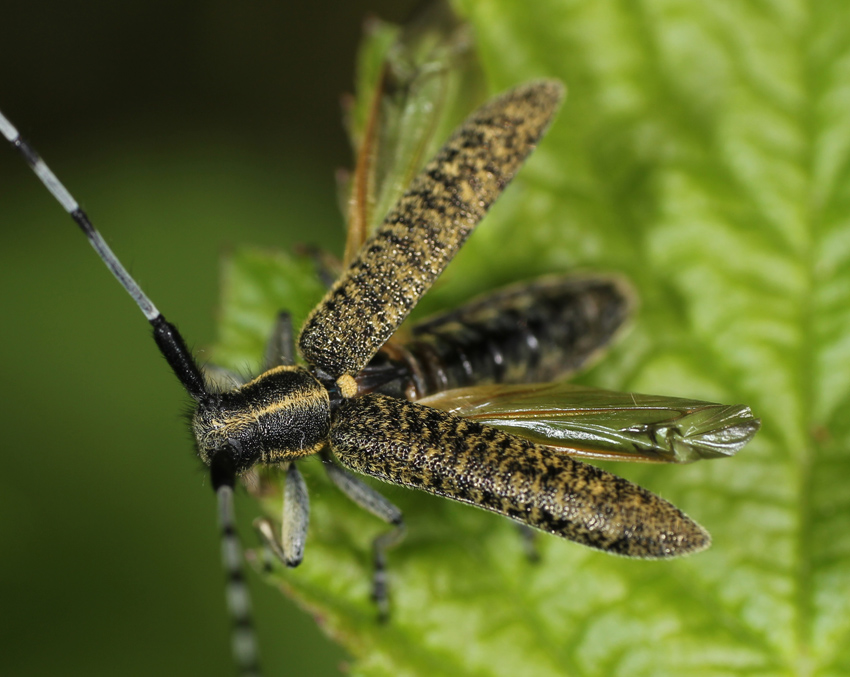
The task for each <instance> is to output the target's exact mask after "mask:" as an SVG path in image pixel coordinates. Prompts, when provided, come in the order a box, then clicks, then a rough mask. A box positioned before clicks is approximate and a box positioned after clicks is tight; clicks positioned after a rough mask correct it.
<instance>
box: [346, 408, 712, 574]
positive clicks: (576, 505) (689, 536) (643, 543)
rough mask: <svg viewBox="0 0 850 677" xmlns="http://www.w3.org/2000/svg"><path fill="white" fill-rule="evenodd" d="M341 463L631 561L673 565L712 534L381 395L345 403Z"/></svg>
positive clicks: (449, 419) (655, 504)
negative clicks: (670, 561) (668, 559)
mask: <svg viewBox="0 0 850 677" xmlns="http://www.w3.org/2000/svg"><path fill="white" fill-rule="evenodd" d="M330 440H331V448H332V449H333V451H334V454H336V456H337V458H338V459H339V460H340V461H341V462H342V464H343V465H345V466H347V467H348V468H351V469H352V470H355V471H357V472H359V473H363V474H365V475H371V476H372V477H376V478H378V479H380V480H383V481H384V482H390V483H393V484H399V485H402V486H406V487H410V488H412V489H420V490H422V491H427V492H429V493H432V494H437V495H440V496H445V497H447V498H452V499H454V500H456V501H461V502H463V503H470V504H472V505H476V506H478V507H480V508H484V509H486V510H490V511H492V512H496V513H499V514H502V515H506V516H508V517H512V518H513V519H515V520H517V521H520V522H523V523H525V524H528V525H529V526H532V527H536V528H538V529H542V530H544V531H547V532H549V533H552V534H556V535H558V536H562V537H564V538H568V539H570V540H573V541H576V542H577V543H581V544H583V545H587V546H590V547H592V548H597V549H600V550H605V551H607V552H611V553H614V554H619V555H626V556H630V557H648V558H658V557H674V556H678V555H682V554H685V553H688V552H693V551H696V550H701V549H703V548H705V547H707V546H708V544H709V536H708V534H707V533H706V532H705V530H704V529H702V527H700V526H699V525H698V524H696V523H695V522H693V521H692V520H691V519H690V518H688V517H687V516H686V515H685V514H683V513H682V512H681V511H680V510H679V509H678V508H676V507H675V506H673V505H671V504H670V503H668V502H667V501H665V500H663V499H661V498H659V497H658V496H656V495H655V494H652V493H650V492H649V491H647V490H645V489H642V488H641V487H639V486H637V485H636V484H633V483H631V482H628V481H627V480H624V479H622V478H620V477H617V476H616V475H612V474H610V473H608V472H605V471H604V470H600V469H599V468H596V467H594V466H591V465H588V464H586V463H581V462H579V461H576V460H574V459H572V458H570V457H569V456H566V455H564V454H558V453H555V452H553V451H551V450H550V449H547V448H546V447H543V446H540V445H536V444H533V443H532V442H529V441H528V440H525V439H522V438H520V437H516V436H514V435H509V434H508V433H505V432H502V431H500V430H496V429H495V428H491V427H489V426H483V425H480V424H478V423H476V422H474V421H470V420H468V419H462V418H460V417H458V416H454V415H452V414H449V413H447V412H444V411H439V410H437V409H431V408H430V407H424V406H422V405H419V404H416V403H414V402H408V401H406V400H399V399H396V398H393V397H388V396H385V395H376V394H373V395H366V396H364V397H360V398H355V399H353V400H349V401H347V402H345V403H344V404H343V405H342V406H341V407H340V408H339V409H338V410H337V412H336V413H335V415H334V420H333V423H332V425H331V434H330Z"/></svg>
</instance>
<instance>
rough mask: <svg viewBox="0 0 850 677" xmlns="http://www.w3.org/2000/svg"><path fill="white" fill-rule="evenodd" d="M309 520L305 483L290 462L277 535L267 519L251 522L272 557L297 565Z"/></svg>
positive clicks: (300, 558)
mask: <svg viewBox="0 0 850 677" xmlns="http://www.w3.org/2000/svg"><path fill="white" fill-rule="evenodd" d="M309 522H310V497H309V496H308V494H307V485H306V484H305V482H304V478H303V477H302V475H301V473H300V472H298V469H297V468H296V467H295V464H294V463H290V464H289V467H288V468H287V469H286V477H285V478H284V489H283V518H282V520H281V535H280V538H279V539H278V537H277V534H275V532H274V526H273V524H272V522H271V520H268V519H266V518H264V517H263V518H260V519H258V520H256V521H255V522H254V526H255V527H256V529H257V531H258V532H259V533H260V536H261V537H262V539H263V542H264V544H265V546H266V551H267V554H268V552H269V551H270V552H271V554H273V555H274V556H275V557H277V558H278V559H279V560H280V561H282V562H283V563H284V564H286V566H288V567H297V566H298V565H299V564H301V560H302V559H304V544H305V542H306V540H307V525H308V524H309Z"/></svg>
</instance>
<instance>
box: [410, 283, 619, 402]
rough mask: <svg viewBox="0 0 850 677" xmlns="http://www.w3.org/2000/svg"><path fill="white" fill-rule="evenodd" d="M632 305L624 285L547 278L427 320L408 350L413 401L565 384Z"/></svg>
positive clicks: (605, 341) (415, 329)
mask: <svg viewBox="0 0 850 677" xmlns="http://www.w3.org/2000/svg"><path fill="white" fill-rule="evenodd" d="M632 298H633V294H632V292H631V289H630V288H629V287H628V285H627V284H626V283H625V281H623V280H622V279H620V278H616V277H602V276H598V277H576V276H547V277H543V278H539V279H537V280H533V281H531V282H524V283H520V284H514V285H511V286H509V287H505V288H503V289H500V290H498V291H496V292H494V293H492V294H488V295H486V296H482V297H479V298H477V299H474V300H473V301H471V302H469V303H467V304H465V305H464V306H462V307H460V308H458V309H456V310H453V311H450V312H447V313H444V314H441V315H438V316H436V317H433V318H431V319H429V320H426V321H425V322H422V323H420V324H418V325H416V326H414V327H413V340H412V341H410V342H409V343H407V344H405V345H404V350H406V351H407V359H408V361H409V362H410V364H411V371H412V374H411V378H412V379H414V381H415V383H414V386H415V390H416V395H417V397H424V396H426V395H430V394H432V393H435V392H439V391H442V390H449V389H451V388H463V387H467V386H474V385H485V384H489V383H540V382H544V381H554V380H558V379H560V378H563V377H564V376H566V375H568V374H570V373H572V372H574V371H576V370H577V369H579V368H580V367H582V366H583V365H584V364H585V363H586V362H587V361H588V360H589V359H590V358H591V357H592V356H593V355H594V354H595V353H596V352H597V351H598V350H599V349H600V348H602V347H604V346H605V345H607V344H608V343H609V342H610V340H611V338H612V337H613V336H614V334H615V333H616V332H617V330H618V329H619V328H620V327H621V326H622V324H623V322H624V321H625V320H626V318H627V317H628V315H629V313H630V311H631V307H632Z"/></svg>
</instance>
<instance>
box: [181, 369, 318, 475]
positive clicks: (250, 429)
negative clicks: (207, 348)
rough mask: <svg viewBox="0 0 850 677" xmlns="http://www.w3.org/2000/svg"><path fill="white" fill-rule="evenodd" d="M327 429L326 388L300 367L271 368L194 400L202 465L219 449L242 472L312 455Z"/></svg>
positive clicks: (214, 455) (218, 452)
mask: <svg viewBox="0 0 850 677" xmlns="http://www.w3.org/2000/svg"><path fill="white" fill-rule="evenodd" d="M329 429H330V400H329V397H328V391H327V390H326V389H325V387H324V386H322V384H321V383H319V382H318V381H317V380H316V379H315V378H314V377H313V376H312V375H311V374H310V372H308V371H307V370H306V369H304V368H303V367H290V366H286V367H276V368H274V369H271V370H269V371H267V372H265V373H264V374H261V375H260V376H258V377H257V378H255V379H254V380H253V381H250V382H248V383H246V384H245V385H243V386H240V387H238V388H236V389H235V390H232V391H229V392H224V393H217V394H213V395H211V396H210V398H209V400H206V401H202V402H200V403H199V404H198V408H197V409H196V410H195V413H194V415H193V416H192V432H193V433H194V435H195V440H196V441H197V444H198V455H199V456H200V457H201V460H202V461H203V462H204V463H206V464H207V465H211V464H212V459H213V458H214V457H216V456H217V455H218V454H220V453H225V454H229V455H231V456H232V457H233V458H232V467H234V468H235V469H236V471H237V472H244V471H245V470H248V469H249V468H250V467H252V466H254V465H256V464H257V463H280V462H282V461H287V460H291V459H294V458H299V457H301V456H307V455H309V454H314V453H316V452H317V451H319V449H321V447H322V445H323V444H324V443H325V441H326V440H327V437H328V431H329Z"/></svg>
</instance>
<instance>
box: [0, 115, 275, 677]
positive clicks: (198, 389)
mask: <svg viewBox="0 0 850 677" xmlns="http://www.w3.org/2000/svg"><path fill="white" fill-rule="evenodd" d="M0 133H2V134H3V136H5V137H6V138H7V139H8V140H9V143H11V144H12V146H14V147H15V148H17V149H18V151H19V152H20V153H21V155H23V157H24V160H26V162H27V164H28V165H29V166H30V168H31V169H32V170H33V172H35V175H36V176H37V177H38V178H39V179H40V180H41V182H42V183H43V184H44V186H45V188H47V190H49V191H50V193H51V195H53V197H55V198H56V200H57V201H58V202H59V204H60V205H62V208H63V209H64V210H65V211H66V212H68V214H70V215H71V218H72V219H74V221H75V222H76V223H77V225H78V226H79V227H80V229H81V230H82V231H83V233H85V236H86V238H88V241H89V243H90V244H91V246H92V247H94V250H95V251H96V252H97V255H98V256H99V257H100V258H101V260H102V261H103V262H104V263H105V264H106V267H107V268H109V270H110V272H111V273H112V274H113V275H114V276H115V278H116V279H117V280H118V282H120V283H121V286H122V287H124V289H126V290H127V293H128V294H129V295H130V296H131V297H132V298H133V300H134V301H135V302H136V305H137V306H139V310H141V311H142V314H143V315H144V316H145V318H146V319H147V320H148V322H150V323H151V326H152V327H153V337H154V340H155V341H156V344H157V346H158V347H159V350H160V352H161V353H162V354H163V356H164V357H165V359H166V361H167V362H168V365H169V366H170V367H171V370H172V371H173V372H174V374H175V375H176V376H177V378H178V379H179V380H180V383H182V384H183V387H184V388H185V389H186V392H188V393H189V395H191V396H192V398H193V399H194V400H196V401H201V400H203V399H205V398H207V397H209V396H210V394H209V391H208V390H207V387H206V383H205V381H204V377H203V374H202V373H201V369H200V367H199V366H198V363H197V362H196V361H195V358H194V356H193V355H192V353H191V351H190V350H189V348H188V347H187V346H186V342H185V341H184V340H183V337H182V336H181V335H180V332H178V331H177V327H175V326H174V325H173V324H171V323H170V322H168V321H167V320H166V319H165V317H163V315H162V313H160V312H159V310H157V307H156V306H155V305H154V304H153V302H152V301H151V300H150V299H149V298H148V297H147V295H146V294H145V293H144V292H143V291H142V288H141V287H140V286H139V284H138V283H137V282H136V281H135V280H134V279H133V277H132V276H131V275H130V273H128V272H127V269H126V268H124V266H123V265H122V263H121V261H119V260H118V257H117V256H115V254H114V253H113V252H112V250H111V249H110V248H109V245H108V244H106V241H105V240H104V239H103V237H102V236H101V234H100V233H99V232H98V231H97V230H96V229H95V227H94V226H93V225H92V223H91V221H90V220H89V217H88V215H87V214H86V213H85V212H84V211H83V210H82V209H81V208H80V205H79V204H78V203H77V201H76V200H75V199H74V197H73V196H72V195H71V193H70V192H68V190H67V189H66V188H65V186H64V185H62V182H61V181H59V179H57V178H56V175H55V174H54V173H53V172H52V171H51V170H50V168H49V167H48V166H47V165H46V164H45V162H44V160H42V159H41V157H40V156H39V155H38V153H37V152H36V151H35V149H34V148H33V147H32V146H31V145H30V144H29V143H27V142H26V141H25V140H24V139H23V138H22V137H21V135H20V134H19V133H18V130H17V129H16V128H15V126H14V125H13V124H12V123H11V122H9V120H8V119H7V118H6V117H5V116H4V115H3V113H2V112H0ZM210 470H211V478H212V485H213V488H214V489H215V492H216V496H217V499H218V511H219V527H220V530H221V548H222V563H223V565H224V571H225V574H226V577H227V588H226V593H227V606H228V610H229V612H230V616H231V620H232V623H233V636H232V642H233V656H234V659H235V661H236V665H237V668H238V669H239V674H240V675H242V677H258V676H259V675H260V669H259V660H258V651H257V641H256V636H255V633H254V628H253V623H252V619H251V601H250V597H249V594H248V588H247V585H246V583H245V576H244V573H243V570H242V548H241V547H240V545H239V538H238V536H237V533H236V526H235V525H236V521H235V515H234V510H233V489H234V485H235V483H236V472H235V469H234V468H233V466H232V463H231V462H230V459H229V458H226V457H225V455H224V454H220V455H218V457H217V458H216V459H214V462H213V465H212V467H211V469H210Z"/></svg>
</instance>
